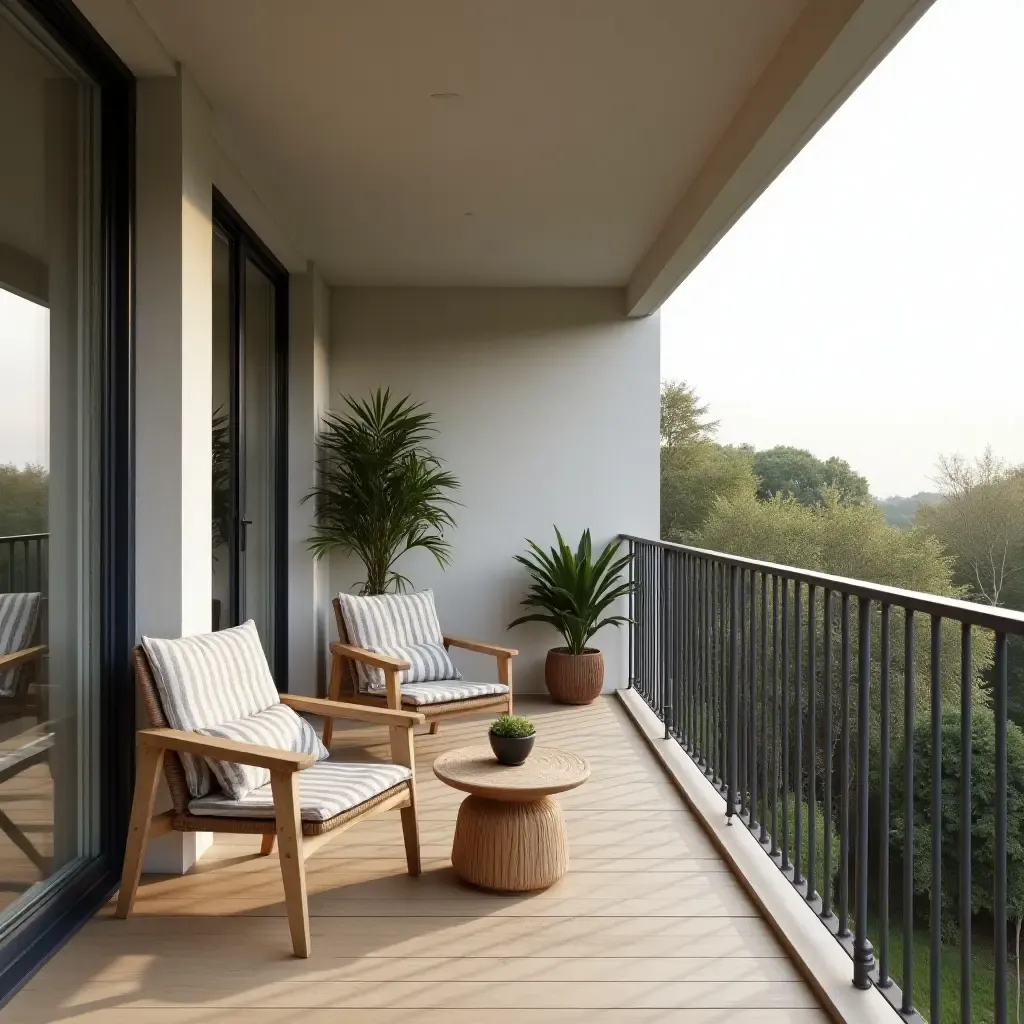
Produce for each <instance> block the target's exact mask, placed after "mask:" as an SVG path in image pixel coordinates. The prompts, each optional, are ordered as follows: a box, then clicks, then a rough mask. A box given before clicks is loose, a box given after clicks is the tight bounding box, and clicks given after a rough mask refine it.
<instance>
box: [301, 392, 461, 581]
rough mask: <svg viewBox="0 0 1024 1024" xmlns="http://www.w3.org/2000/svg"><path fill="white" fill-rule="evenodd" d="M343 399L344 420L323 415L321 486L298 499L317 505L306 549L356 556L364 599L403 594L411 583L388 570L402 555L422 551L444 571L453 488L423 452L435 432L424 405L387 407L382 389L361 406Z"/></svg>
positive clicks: (448, 554)
mask: <svg viewBox="0 0 1024 1024" xmlns="http://www.w3.org/2000/svg"><path fill="white" fill-rule="evenodd" d="M343 397H344V400H345V404H346V405H347V406H348V416H347V417H342V416H339V415H338V414H336V413H333V412H332V413H328V414H327V415H326V416H325V417H324V420H323V429H322V430H321V431H320V437H319V441H318V450H319V458H318V460H317V466H318V468H319V483H318V484H317V486H316V487H315V488H314V489H313V490H312V491H310V493H309V494H307V495H306V497H305V498H304V499H303V500H304V501H305V500H308V499H310V498H312V499H314V500H315V502H316V533H314V535H313V536H312V537H311V538H310V540H309V545H310V548H311V549H312V550H313V553H314V554H315V555H316V557H317V558H322V557H323V556H324V555H327V554H329V553H330V552H332V551H341V552H343V553H345V554H353V555H355V556H356V557H357V558H359V559H360V561H362V563H363V565H364V566H365V568H366V579H365V581H363V592H364V593H366V594H382V593H384V592H385V591H387V590H389V589H392V588H393V589H396V590H403V589H404V588H405V587H406V586H407V585H408V584H409V580H408V579H407V578H406V577H405V576H403V575H401V574H400V573H399V572H397V571H396V570H395V568H394V565H395V562H396V561H397V560H398V559H399V558H400V557H401V556H402V555H403V554H404V553H405V552H406V551H409V550H412V549H413V548H424V549H425V550H427V551H429V552H430V553H431V554H432V555H433V556H434V558H435V559H436V560H437V563H438V565H440V566H441V567H442V568H444V567H445V566H447V565H448V563H449V562H450V560H451V545H450V544H449V543H448V541H446V540H445V539H444V532H445V530H447V529H449V528H452V527H454V526H455V520H454V518H453V517H452V514H451V512H450V510H449V508H448V506H449V505H452V504H454V500H453V499H452V498H451V497H450V496H449V493H448V492H449V491H452V490H454V489H455V488H457V487H458V486H459V483H458V481H457V480H456V478H455V477H454V476H453V475H452V474H451V473H450V472H448V471H447V470H445V469H444V468H443V467H442V463H441V460H440V459H438V458H437V456H435V455H433V454H432V453H431V451H430V449H429V448H428V447H427V442H428V441H429V439H430V438H431V437H433V436H434V435H435V434H436V433H437V431H436V429H435V428H434V425H433V423H434V418H433V416H432V415H431V414H430V413H425V412H420V411H419V410H420V409H422V403H415V404H414V403H413V402H412V401H411V399H410V397H409V396H406V397H405V398H402V399H399V400H398V401H393V400H392V398H391V391H390V390H388V391H384V392H382V391H381V390H380V389H378V390H377V392H376V394H374V395H373V396H371V397H370V398H369V399H368V400H366V401H360V400H357V399H355V398H352V397H350V396H347V395H346V396H343Z"/></svg>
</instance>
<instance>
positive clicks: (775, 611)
mask: <svg viewBox="0 0 1024 1024" xmlns="http://www.w3.org/2000/svg"><path fill="white" fill-rule="evenodd" d="M778 853H779V577H778V576H776V575H773V576H772V848H771V854H772V856H773V857H775V856H777V855H778Z"/></svg>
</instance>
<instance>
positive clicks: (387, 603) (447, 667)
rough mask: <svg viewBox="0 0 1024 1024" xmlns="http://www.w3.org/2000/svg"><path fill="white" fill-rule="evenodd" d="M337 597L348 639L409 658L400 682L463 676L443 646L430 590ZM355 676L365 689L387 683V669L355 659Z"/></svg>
mask: <svg viewBox="0 0 1024 1024" xmlns="http://www.w3.org/2000/svg"><path fill="white" fill-rule="evenodd" d="M338 603H339V604H340V606H341V616H342V619H343V620H344V622H345V630H346V632H347V633H348V639H349V643H351V644H354V645H355V646H356V647H363V648H365V649H366V650H368V651H375V652H376V653H378V654H386V655H388V656H389V657H393V658H401V659H402V660H403V661H407V662H409V665H410V666H411V667H410V668H409V669H407V670H406V671H405V672H403V673H401V676H400V679H399V681H400V682H403V683H407V682H408V683H417V682H429V681H433V680H438V679H461V678H462V677H461V676H460V675H459V673H458V671H457V670H456V668H455V665H454V664H453V663H452V660H451V658H450V657H449V656H448V652H447V651H446V650H445V649H444V639H443V637H442V636H441V624H440V623H439V622H438V621H437V611H436V609H435V608H434V592H433V591H432V590H423V591H420V592H419V593H416V594H376V595H373V596H370V597H353V596H352V595H351V594H339V595H338ZM356 679H357V680H358V683H359V689H360V690H362V691H363V692H369V691H373V690H378V691H379V690H383V689H384V673H383V672H382V671H381V670H380V669H379V668H374V667H373V666H371V665H363V664H361V663H358V662H357V663H356Z"/></svg>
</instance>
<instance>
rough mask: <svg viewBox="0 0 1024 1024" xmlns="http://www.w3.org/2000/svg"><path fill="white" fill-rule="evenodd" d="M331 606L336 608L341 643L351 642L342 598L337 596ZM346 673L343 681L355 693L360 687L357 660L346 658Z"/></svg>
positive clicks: (336, 623) (335, 613)
mask: <svg viewBox="0 0 1024 1024" xmlns="http://www.w3.org/2000/svg"><path fill="white" fill-rule="evenodd" d="M331 607H332V608H333V609H334V624H335V625H336V626H337V627H338V639H339V640H340V641H341V643H343V644H347V643H348V642H349V639H348V630H347V629H346V628H345V616H344V615H342V614H341V600H340V599H339V598H337V597H336V598H334V600H333V601H331ZM344 673H345V674H344V676H343V682H344V683H346V684H347V685H348V686H349V687H350V688H351V690H352V692H353V693H355V692H356V691H357V690H358V689H359V678H358V676H357V675H356V666H355V662H353V661H347V660H346V662H345V668H344Z"/></svg>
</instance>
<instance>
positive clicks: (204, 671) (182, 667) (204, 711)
mask: <svg viewBox="0 0 1024 1024" xmlns="http://www.w3.org/2000/svg"><path fill="white" fill-rule="evenodd" d="M142 646H143V648H144V649H145V651H146V655H147V656H148V658H149V663H150V665H151V666H152V669H153V678H154V679H155V681H156V688H157V691H158V693H159V694H160V703H161V705H162V707H163V709H164V715H165V716H166V717H167V722H168V724H169V725H170V726H171V728H173V729H184V730H186V731H187V732H198V731H200V730H202V729H207V728H209V727H210V726H215V725H220V724H222V723H224V722H234V721H238V720H239V719H242V718H245V717H247V716H249V715H255V714H256V713H257V712H259V711H264V710H266V709H267V708H269V707H272V706H273V705H275V704H278V703H280V698H279V697H278V695H277V687H275V686H274V680H273V678H272V677H271V675H270V667H269V666H268V665H267V658H266V655H265V654H264V653H263V647H262V645H261V644H260V638H259V634H258V633H257V632H256V624H255V623H254V622H253V621H252V620H251V619H250V620H249V621H248V622H244V623H243V624H242V625H241V626H235V627H233V628H232V629H222V630H220V631H219V632H217V633H204V634H201V635H197V636H186V637H182V638H181V639H179V640H159V639H155V638H153V637H148V636H144V637H143V638H142ZM181 760H182V764H183V765H184V768H185V778H186V781H187V783H188V789H189V792H190V793H191V794H192V795H193V796H197V797H198V796H205V795H206V794H207V793H209V792H210V791H211V789H213V777H212V775H211V772H210V768H209V766H208V765H207V763H206V761H205V759H203V758H198V757H194V756H192V755H190V754H182V756H181Z"/></svg>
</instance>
